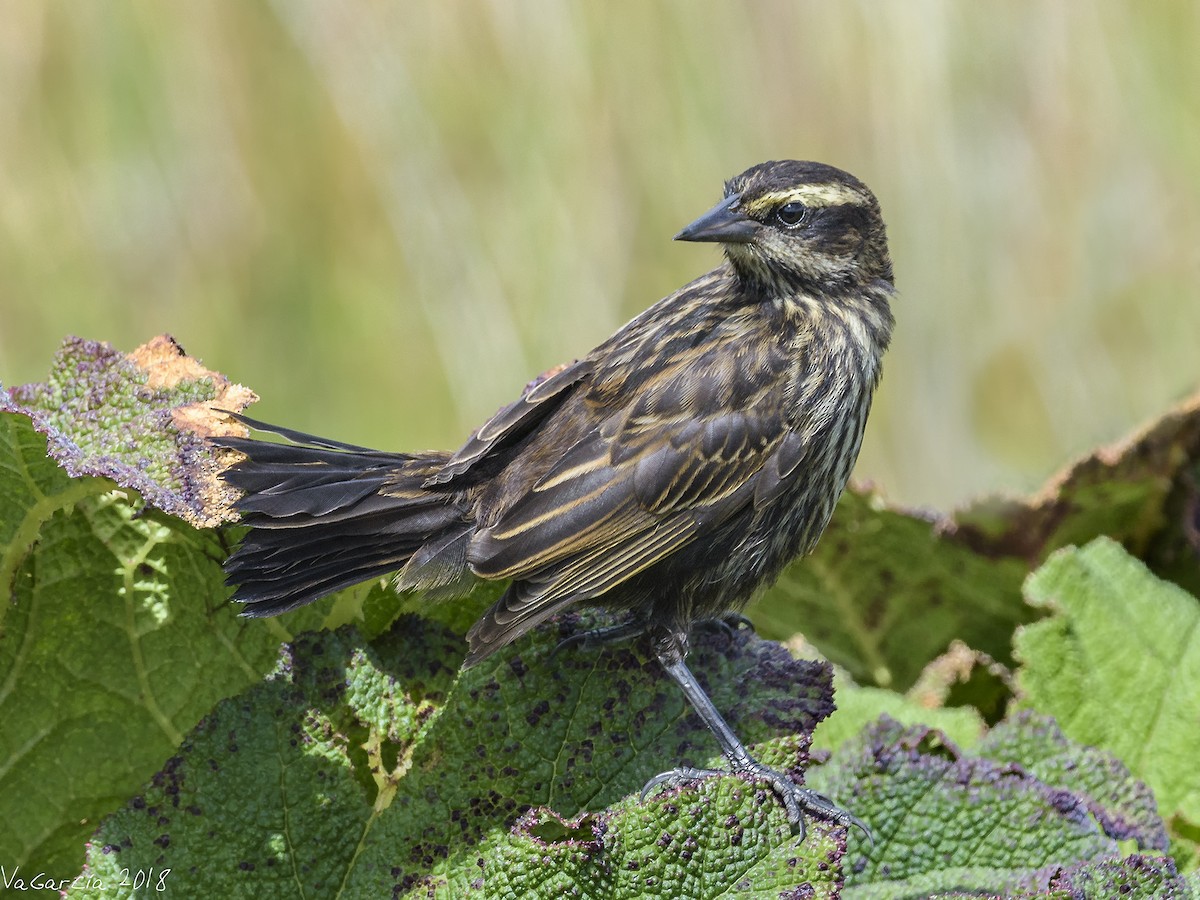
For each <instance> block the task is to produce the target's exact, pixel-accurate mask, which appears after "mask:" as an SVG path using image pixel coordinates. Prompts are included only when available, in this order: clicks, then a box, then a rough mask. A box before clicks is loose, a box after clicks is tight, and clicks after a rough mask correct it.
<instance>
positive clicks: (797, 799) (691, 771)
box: [641, 760, 875, 847]
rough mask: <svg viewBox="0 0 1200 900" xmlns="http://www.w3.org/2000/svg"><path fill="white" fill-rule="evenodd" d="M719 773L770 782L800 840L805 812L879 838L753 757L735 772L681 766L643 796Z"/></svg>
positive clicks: (822, 797) (823, 798)
mask: <svg viewBox="0 0 1200 900" xmlns="http://www.w3.org/2000/svg"><path fill="white" fill-rule="evenodd" d="M715 775H741V776H743V777H744V778H747V779H749V780H753V781H766V782H767V783H768V784H769V785H770V786H771V789H772V790H773V791H774V792H775V793H776V794H777V795H778V796H779V799H780V800H781V801H783V807H784V809H785V810H786V811H787V817H788V821H789V822H790V823H791V824H792V826H793V827H795V828H798V829H799V831H800V840H804V836H805V833H806V831H807V829H806V828H805V824H804V815H805V813H808V814H809V815H815V816H817V817H819V818H823V819H828V820H830V821H832V822H836V823H837V824H838V825H841V826H843V827H845V828H850V827H854V828H857V829H858V830H859V831H861V832H862V833H863V835H864V836H865V837H866V839H867V840H868V841H870V843H871V846H872V847H874V846H875V838H874V837H873V836H872V835H871V829H870V828H868V827H867V824H866V823H865V822H863V820H862V819H860V818H858V817H857V816H855V815H853V814H851V813H848V812H846V810H844V809H842V808H840V807H839V806H837V805H836V804H835V803H834V802H833V801H832V800H830V799H829V798H828V797H826V796H825V795H824V794H820V793H817V792H816V791H814V790H810V789H809V788H802V787H800V786H799V785H796V784H794V783H793V782H792V780H791V779H790V778H788V777H787V776H786V775H784V774H783V773H782V772H777V771H775V770H774V769H771V768H769V767H767V766H764V765H763V764H762V763H758V762H754V761H753V760H751V761H750V764H749V765H746V766H742V767H739V768H738V769H736V770H734V771H733V772H727V771H723V770H721V769H697V768H693V767H691V766H680V767H679V768H677V769H671V770H669V771H666V772H660V773H659V774H657V775H655V776H654V777H653V778H651V779H650V780H649V781H647V782H646V784H645V786H644V787H643V788H642V794H641V797H642V799H643V800H645V799H646V797H647V796H648V795H649V794H650V793H651V792H652V791H654V790H655V789H656V788H658V787H663V786H665V787H667V788H678V787H683V786H684V785H686V784H690V783H692V782H696V781H701V780H703V779H705V778H712V777H713V776H715Z"/></svg>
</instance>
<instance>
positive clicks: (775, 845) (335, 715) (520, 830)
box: [76, 616, 843, 897]
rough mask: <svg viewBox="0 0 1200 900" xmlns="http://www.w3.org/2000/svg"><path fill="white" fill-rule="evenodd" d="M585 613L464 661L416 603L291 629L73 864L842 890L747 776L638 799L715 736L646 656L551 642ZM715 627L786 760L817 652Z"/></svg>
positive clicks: (831, 848)
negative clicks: (385, 613) (360, 620)
mask: <svg viewBox="0 0 1200 900" xmlns="http://www.w3.org/2000/svg"><path fill="white" fill-rule="evenodd" d="M579 627H580V623H579V621H578V619H576V618H575V617H569V618H568V619H567V620H565V621H564V622H563V624H562V625H561V627H560V629H559V630H557V631H555V630H553V629H542V630H540V631H539V632H537V633H536V634H535V635H534V636H533V638H532V639H530V640H527V641H523V642H522V643H521V645H520V648H519V651H518V650H513V649H511V648H510V649H509V650H508V651H506V652H504V653H502V654H500V655H499V656H498V657H495V658H492V659H489V660H488V661H487V662H486V663H484V664H482V665H480V666H477V667H475V668H473V669H470V670H468V671H467V672H464V673H461V674H457V673H456V672H455V670H454V665H455V664H456V663H457V661H458V660H459V659H461V658H462V655H463V653H464V652H465V644H464V643H463V640H462V638H461V637H459V636H458V635H457V634H456V633H454V632H452V631H449V630H446V629H444V628H442V627H441V626H439V625H436V624H434V623H431V622H428V621H426V620H423V619H420V618H418V617H415V616H405V617H403V618H401V619H400V620H398V621H397V623H396V624H395V625H394V626H393V628H392V629H391V631H389V632H388V633H387V634H384V635H381V636H380V637H379V638H376V639H375V640H373V641H371V642H369V643H368V642H364V641H363V640H362V639H361V637H359V636H358V635H357V632H356V631H355V630H354V629H352V628H347V629H340V630H339V631H337V632H325V633H319V634H312V635H306V636H304V637H302V638H301V639H300V640H298V641H297V643H296V644H295V645H294V647H293V648H292V649H291V650H290V651H289V652H288V653H287V654H286V655H285V658H284V660H283V662H282V663H281V665H280V667H279V669H278V670H277V674H276V676H275V677H273V678H272V679H271V680H269V681H268V682H266V683H264V684H262V685H259V686H256V687H254V688H252V689H250V690H249V691H247V692H246V693H244V694H243V695H241V696H239V697H237V698H235V699H232V700H229V701H226V702H224V703H222V704H220V705H219V706H218V708H217V710H216V711H215V712H214V713H213V715H212V716H210V717H209V718H208V719H206V720H205V722H204V723H203V724H202V725H201V726H200V727H199V728H198V729H197V730H196V731H195V732H194V733H193V734H192V735H191V736H189V738H188V739H187V741H186V742H185V743H184V745H183V746H182V748H181V750H180V754H179V755H178V756H177V757H176V758H174V759H172V760H171V761H170V763H168V765H167V767H166V768H165V769H164V770H163V771H162V772H161V773H160V774H159V775H158V776H156V777H155V778H154V779H153V781H152V782H151V784H149V785H148V786H147V787H146V788H145V790H144V791H143V792H142V794H140V795H139V796H138V797H137V798H135V800H134V801H133V802H132V803H131V804H129V805H128V806H127V807H126V808H125V809H123V810H121V811H120V812H118V813H116V814H114V815H113V816H111V817H110V818H109V819H108V820H106V821H105V823H104V824H103V826H102V827H101V829H100V830H99V832H98V833H97V835H96V837H95V838H94V840H93V842H92V844H91V850H90V852H89V855H88V864H87V869H86V873H85V874H86V875H88V876H89V877H94V878H97V879H99V880H101V881H103V882H105V883H111V880H112V879H113V878H115V877H117V875H118V873H119V872H121V871H122V870H129V871H143V870H150V869H155V870H156V871H162V870H163V869H168V868H169V869H170V870H171V872H170V876H169V879H170V886H171V888H172V890H174V891H176V892H178V893H180V894H183V895H189V896H190V895H195V894H198V893H201V892H203V893H207V894H210V895H217V896H229V897H239V896H247V897H249V896H254V897H261V896H274V895H278V894H282V893H289V894H305V893H309V894H312V895H329V894H331V893H333V892H335V891H337V890H341V891H342V892H343V893H342V896H345V897H378V896H388V895H390V894H391V893H392V892H393V891H395V890H401V891H403V890H411V889H417V890H419V891H420V892H421V893H424V892H425V891H427V890H428V891H430V892H431V893H432V894H433V895H434V896H448V897H453V896H461V895H462V893H464V892H465V891H467V889H468V888H470V887H471V886H473V885H478V886H479V887H480V889H481V892H482V896H521V897H527V896H528V897H542V896H547V897H549V896H554V897H557V896H561V895H562V893H563V892H564V891H567V890H570V891H576V892H577V895H578V896H584V897H638V896H643V895H644V894H645V893H647V892H652V893H661V894H662V895H664V896H696V897H705V896H718V895H721V894H723V893H724V892H725V891H726V890H727V889H728V888H729V887H730V886H731V885H735V884H744V885H746V886H751V887H752V888H753V889H752V890H751V891H750V893H749V894H748V896H760V897H776V896H778V895H779V893H780V891H782V890H793V889H797V888H798V887H799V886H801V885H811V886H812V890H813V891H814V893H813V894H811V896H827V897H832V896H836V888H837V885H838V880H839V868H838V859H839V857H840V854H841V850H842V846H843V845H842V839H841V838H840V837H838V836H837V835H838V830H837V829H833V828H832V827H830V826H829V825H827V824H825V823H821V822H811V823H810V828H809V835H808V837H807V838H806V839H805V840H803V841H801V840H800V837H799V835H797V834H795V833H793V831H792V829H791V828H790V827H789V825H788V824H787V821H786V816H785V815H784V813H783V808H782V805H781V804H780V802H779V801H778V799H777V798H776V797H775V796H774V794H772V793H771V792H769V791H768V790H766V789H764V788H763V787H761V786H757V785H753V784H749V783H747V782H745V781H743V780H741V779H738V778H733V777H725V778H716V779H710V780H708V781H705V782H703V783H701V784H699V785H697V786H694V787H687V788H683V789H677V790H673V791H666V792H661V793H659V794H656V795H654V796H652V797H651V798H649V799H648V800H647V801H646V802H644V803H643V802H641V801H640V800H639V799H638V796H637V794H638V791H639V790H640V788H641V786H642V785H643V784H644V783H645V782H646V780H647V779H648V778H650V777H651V776H652V775H654V774H655V773H657V772H659V771H661V770H663V769H666V768H669V767H671V766H673V765H675V764H677V763H680V762H685V761H686V762H689V763H694V764H702V765H703V764H709V763H715V762H719V754H718V752H717V747H716V745H715V742H714V741H713V739H712V737H711V736H710V735H709V734H708V732H707V730H706V729H704V727H703V726H702V725H701V724H700V723H699V722H698V720H697V719H696V718H695V716H694V715H693V714H691V713H690V711H689V710H688V708H687V707H686V706H685V702H684V700H683V698H682V696H681V695H680V693H679V691H678V690H677V689H676V688H675V686H674V685H673V684H672V683H670V682H669V680H668V679H666V678H665V677H664V676H663V675H662V673H661V671H660V670H659V668H658V665H657V663H655V662H654V661H652V660H651V661H643V660H642V659H640V658H638V657H637V656H635V655H634V654H632V653H631V652H629V651H627V650H614V649H607V650H603V651H599V652H578V651H574V652H570V653H564V654H562V655H561V656H559V655H555V654H554V648H555V646H556V645H557V643H558V641H559V640H560V639H561V637H563V636H564V635H567V634H570V633H574V631H575V630H577V629H578V628H579ZM729 640H730V639H729V638H728V637H727V636H725V635H721V634H709V635H704V636H702V637H701V639H700V640H699V641H698V644H697V647H696V650H695V652H694V654H693V663H694V668H695V670H696V672H697V674H698V676H700V677H701V680H702V681H705V682H706V683H707V686H708V689H709V690H710V692H711V693H712V696H713V699H714V701H715V702H716V703H717V705H718V706H719V707H720V708H722V710H723V711H725V712H726V713H727V714H728V717H729V719H730V721H731V724H732V725H733V726H734V728H735V729H736V730H737V731H738V732H739V733H740V734H741V735H742V736H743V737H744V738H745V739H746V740H747V741H749V742H752V743H757V744H758V748H757V749H758V751H759V753H760V755H761V758H762V759H763V760H764V761H767V762H768V763H771V764H775V765H780V766H783V767H787V768H791V769H793V770H795V771H797V772H798V771H799V770H800V769H801V768H802V767H803V764H804V759H805V754H804V750H803V741H802V740H801V739H800V738H798V737H796V735H800V734H804V733H806V732H808V731H809V730H810V729H811V728H812V726H813V724H814V723H815V722H816V720H817V719H819V718H820V717H822V716H824V715H826V714H827V713H828V712H829V710H830V708H831V705H830V699H829V692H830V685H829V676H828V668H827V667H825V666H822V665H818V664H814V663H805V662H799V661H795V660H792V659H791V658H790V657H789V656H788V655H787V653H786V652H785V651H784V650H783V649H782V648H780V647H779V646H778V645H776V644H772V643H769V642H764V641H761V640H759V639H758V638H756V637H753V636H750V635H746V634H738V635H736V636H734V637H733V639H732V644H731V645H729V644H728V642H729ZM747 683H753V684H755V685H756V690H755V691H753V692H746V691H744V690H743V688H742V686H743V685H745V684H747ZM76 894H77V895H79V896H102V895H103V894H102V892H98V891H88V890H82V891H78V892H76Z"/></svg>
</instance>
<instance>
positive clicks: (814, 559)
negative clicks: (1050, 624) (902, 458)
mask: <svg viewBox="0 0 1200 900" xmlns="http://www.w3.org/2000/svg"><path fill="white" fill-rule="evenodd" d="M1025 572H1026V564H1025V562H1024V561H1023V560H1019V559H1005V558H991V557H989V556H987V555H984V554H980V553H978V552H977V551H976V550H975V549H973V548H971V547H968V546H966V545H964V544H963V543H962V542H960V541H958V540H957V539H956V538H954V537H953V536H950V535H949V534H948V533H947V530H946V527H945V523H943V522H938V521H929V520H928V519H926V518H923V517H921V516H918V515H915V514H911V513H906V512H904V511H901V510H890V509H886V508H884V507H883V506H882V505H881V504H880V503H879V502H878V501H877V500H876V499H875V498H873V497H870V496H867V495H864V494H860V493H857V492H854V491H847V492H846V493H845V494H844V495H843V496H842V500H841V502H840V503H839V504H838V506H837V510H836V512H835V514H834V518H833V522H832V523H830V526H829V529H828V530H827V531H826V533H825V536H824V537H823V538H822V539H821V542H820V543H819V544H818V545H817V548H816V550H815V551H814V552H813V553H812V555H811V556H809V557H807V558H805V559H802V560H798V561H797V562H795V563H792V564H791V565H790V566H788V567H787V568H786V569H785V570H784V573H783V576H782V577H781V578H780V579H779V582H778V583H777V584H776V585H775V586H774V587H773V588H771V589H770V590H769V591H768V592H767V593H766V594H765V595H764V596H763V597H762V599H760V600H759V601H758V602H757V603H756V604H754V605H753V606H751V607H750V609H749V610H748V614H749V615H750V617H751V618H753V619H754V622H755V625H756V626H757V627H758V628H759V630H760V631H761V633H762V634H763V636H764V637H775V638H777V639H781V640H782V639H786V638H788V637H791V636H792V635H793V634H795V633H796V632H802V633H803V634H804V636H805V637H806V638H807V639H809V640H811V641H812V642H813V643H814V644H815V645H816V646H817V647H818V648H819V649H820V650H821V653H822V654H824V655H825V656H826V657H827V658H828V659H829V660H830V661H831V662H833V663H835V664H836V665H839V666H842V667H844V668H845V669H847V671H849V672H850V674H851V675H852V676H853V678H854V679H855V681H858V682H859V683H860V684H876V685H879V686H881V687H891V688H893V689H895V690H901V691H903V690H906V689H907V688H909V687H911V686H912V684H913V683H914V682H915V681H916V680H917V677H918V676H919V675H920V673H921V670H922V669H923V668H924V666H925V665H926V663H928V662H929V661H930V660H932V659H933V658H934V657H936V656H938V655H939V654H940V653H942V652H943V651H944V650H945V649H946V647H947V646H949V644H950V642H951V641H952V640H954V639H956V638H957V639H959V640H962V641H964V642H965V643H967V644H968V645H970V646H971V647H974V648H975V649H977V650H983V651H984V652H986V653H988V654H989V655H991V656H993V657H995V658H997V659H1006V658H1007V657H1008V654H1009V648H1008V640H1009V635H1010V634H1012V631H1013V629H1014V628H1015V627H1016V626H1017V625H1018V624H1019V623H1021V622H1024V621H1028V619H1029V618H1030V611H1029V609H1028V608H1027V607H1025V606H1024V604H1022V603H1021V602H1020V591H1019V588H1020V584H1021V579H1022V578H1024V576H1025Z"/></svg>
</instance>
